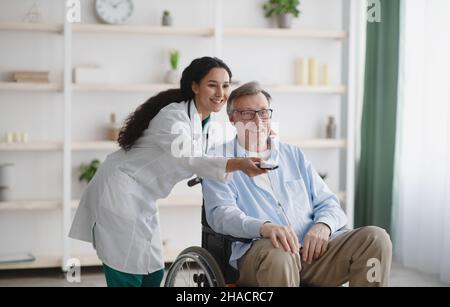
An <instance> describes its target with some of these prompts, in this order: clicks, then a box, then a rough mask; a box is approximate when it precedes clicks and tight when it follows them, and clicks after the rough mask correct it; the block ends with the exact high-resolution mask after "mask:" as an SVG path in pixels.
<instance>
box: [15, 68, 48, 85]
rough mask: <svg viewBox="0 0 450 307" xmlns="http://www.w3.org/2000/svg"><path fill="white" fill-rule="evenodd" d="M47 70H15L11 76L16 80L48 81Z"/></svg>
mask: <svg viewBox="0 0 450 307" xmlns="http://www.w3.org/2000/svg"><path fill="white" fill-rule="evenodd" d="M49 76H50V72H49V71H15V72H14V75H13V78H14V81H16V82H42V83H49V82H50V78H49Z"/></svg>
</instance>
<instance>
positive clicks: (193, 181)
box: [187, 177, 202, 187]
mask: <svg viewBox="0 0 450 307" xmlns="http://www.w3.org/2000/svg"><path fill="white" fill-rule="evenodd" d="M201 182H202V178H200V177H195V178H193V179H191V180H189V181H188V182H187V185H188V187H193V186H195V185H197V184H199V183H201Z"/></svg>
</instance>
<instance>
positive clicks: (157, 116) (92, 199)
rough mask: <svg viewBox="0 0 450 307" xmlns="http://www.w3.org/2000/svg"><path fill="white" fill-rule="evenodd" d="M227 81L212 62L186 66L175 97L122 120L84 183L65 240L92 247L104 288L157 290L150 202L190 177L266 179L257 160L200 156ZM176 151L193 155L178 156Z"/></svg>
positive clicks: (162, 97)
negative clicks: (112, 147)
mask: <svg viewBox="0 0 450 307" xmlns="http://www.w3.org/2000/svg"><path fill="white" fill-rule="evenodd" d="M231 76H232V75H231V71H230V69H229V68H228V66H227V65H226V64H225V63H224V62H222V61H221V60H219V59H217V58H211V57H203V58H199V59H195V60H194V61H192V63H191V64H190V65H189V66H188V67H187V68H186V69H185V70H184V71H183V74H182V78H181V81H180V88H179V89H172V90H168V91H165V92H161V93H159V94H157V95H156V96H153V97H151V98H150V99H149V100H148V101H147V102H145V103H144V104H142V105H141V106H139V107H138V108H137V109H136V111H135V112H134V113H132V114H131V115H130V116H129V117H128V119H127V120H126V122H125V125H124V127H123V128H122V130H121V131H120V135H119V139H118V142H119V145H120V147H121V149H120V150H118V151H116V152H114V153H112V154H110V155H108V157H107V158H106V160H105V161H104V162H103V163H102V164H101V166H100V168H99V169H98V171H97V173H96V175H95V176H94V178H93V179H92V181H91V182H90V183H89V185H88V187H87V189H86V191H85V192H84V194H83V195H82V197H81V201H80V205H79V208H78V210H77V212H76V215H75V219H74V221H73V224H72V227H71V230H70V234H69V236H70V237H71V238H74V239H78V240H83V241H87V242H91V243H92V244H93V246H94V248H95V249H96V251H97V255H98V257H99V258H100V260H101V261H102V262H103V268H104V273H105V277H106V281H107V284H108V286H159V285H160V283H161V280H162V277H163V272H164V271H163V268H164V260H163V254H162V240H161V235H160V226H159V215H158V211H157V207H156V201H157V200H158V199H161V198H165V197H166V196H167V195H168V194H169V192H170V191H171V190H172V188H173V186H174V185H175V184H176V183H178V182H179V181H181V180H183V179H187V178H190V177H191V176H193V174H196V175H198V176H201V177H207V178H211V179H216V180H225V176H226V173H229V172H233V171H237V170H241V171H243V172H245V173H246V174H247V175H249V176H256V175H259V174H261V173H263V172H265V171H263V170H261V169H259V168H257V167H256V165H255V164H254V162H256V161H258V159H256V158H255V159H253V158H250V159H229V158H224V157H212V156H207V155H205V154H204V153H205V151H206V150H207V149H208V148H207V147H208V145H207V144H206V143H208V141H210V140H208V137H205V135H206V136H207V135H208V134H207V133H203V132H206V131H207V130H206V129H208V123H207V122H208V121H209V119H210V116H211V113H214V112H219V111H220V110H221V109H222V107H223V106H224V104H225V103H226V101H227V99H228V95H229V88H230V80H231ZM209 138H211V136H209ZM180 144H184V145H186V144H190V145H192V148H191V149H193V150H194V152H196V153H198V152H200V155H194V156H191V157H189V156H183V155H182V154H181V155H180V153H179V152H177V151H178V149H179V145H180ZM191 153H192V151H191ZM180 231H181V230H180ZM180 235H183V234H182V233H181V232H180Z"/></svg>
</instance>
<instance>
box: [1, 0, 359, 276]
mask: <svg viewBox="0 0 450 307" xmlns="http://www.w3.org/2000/svg"><path fill="white" fill-rule="evenodd" d="M221 1H222V0H216V1H215V8H214V14H215V19H214V20H215V24H214V27H211V28H208V27H198V28H194V27H170V28H168V27H158V26H144V25H124V26H110V25H100V24H70V23H68V22H66V23H64V24H50V23H49V24H24V23H14V22H12V23H0V31H19V32H44V33H49V34H58V35H61V36H62V38H63V41H62V43H63V45H64V67H63V72H64V81H63V83H62V84H55V83H49V84H39V83H12V82H0V92H62V93H63V102H64V111H63V112H64V114H63V116H64V133H63V136H64V137H63V140H60V141H42V142H30V143H26V144H19V143H11V144H7V143H0V154H1V152H15V151H17V152H36V151H38V152H40V151H62V153H63V178H62V182H63V197H62V199H55V200H20V201H11V202H0V213H1V212H8V211H45V210H60V211H61V215H62V223H63V242H64V243H63V250H62V251H61V254H60V255H53V256H52V255H49V256H40V257H37V259H36V261H34V262H32V263H11V264H1V265H0V269H18V268H41V267H57V266H60V267H62V268H64V265H65V263H66V261H67V260H68V259H69V258H71V257H77V258H79V259H80V260H81V262H82V264H83V265H98V264H100V262H99V261H98V259H97V257H96V256H95V255H73V254H72V252H71V248H70V244H69V238H67V237H66V236H65V235H64V234H65V233H67V232H68V230H69V227H70V223H71V210H72V209H74V208H76V207H77V206H78V200H76V199H73V198H72V192H71V185H72V182H71V181H72V179H71V178H72V159H73V158H72V153H73V152H80V151H113V150H115V149H117V148H118V147H117V144H116V143H115V142H109V141H82V142H77V141H74V140H72V131H71V125H72V114H71V105H72V96H73V94H75V93H94V92H123V93H135V92H145V93H147V92H148V93H150V92H159V91H162V90H166V89H168V88H171V87H173V86H172V85H168V84H143V83H141V84H75V83H72V77H71V74H72V69H73V67H72V49H73V47H72V41H73V36H74V35H89V34H93V33H96V34H100V33H102V34H105V35H106V34H107V35H121V34H127V35H129V34H133V35H153V36H175V37H177V36H188V37H189V36H194V37H195V36H196V37H201V38H207V39H214V41H215V44H214V48H215V54H216V55H217V56H220V55H221V54H222V45H223V40H224V38H225V37H249V38H252V37H253V38H261V37H262V38H272V39H273V38H279V39H292V38H295V39H307V40H310V39H314V40H331V41H336V42H338V43H343V44H348V45H349V46H350V48H349V50H351V48H352V46H351V45H352V44H354V40H355V37H354V36H353V33H352V31H351V30H350V31H348V30H349V29H347V31H300V30H284V29H259V28H224V27H223V25H222V23H221V21H222V16H221V14H222V3H221ZM359 5H360V4H357V3H356V1H355V0H351V3H350V5H349V7H350V11H355V10H357V7H358V6H359ZM349 16H350V18H354V17H352V16H351V14H349ZM351 26H354V24H352V21H351V22H350V27H351ZM346 57H347V65H349V66H350V68H351V65H355V64H354V63H353V62H352V61H353V60H352V58H351V52H350V51H349V52H348V53H347V54H346ZM350 68H349V73H348V76H347V79H348V84H343V85H332V86H297V85H292V84H272V85H270V84H267V85H266V86H265V87H266V88H267V90H268V91H269V92H271V93H291V94H309V95H340V96H342V97H346V98H347V99H348V101H349V102H348V104H347V110H346V112H347V120H348V121H349V122H348V123H347V127H348V129H353V126H352V125H354V123H353V122H352V121H354V112H355V110H354V108H355V107H354V103H353V101H352V99H353V98H351V97H354V93H353V92H349V90H348V89H349V88H351V85H352V84H351V83H352V82H354V73H353V71H352V70H351V69H350ZM349 131H353V130H349ZM284 141H287V142H288V143H292V144H296V145H298V146H300V147H302V148H305V149H320V150H343V152H345V153H346V162H347V163H346V167H345V168H346V172H347V176H346V188H345V190H344V191H340V192H339V193H338V195H339V198H340V199H341V200H343V201H345V203H346V209H347V214H348V215H349V218H350V219H352V217H353V196H352V195H353V189H354V174H353V173H354V165H353V160H354V138H353V137H352V136H349V137H348V138H347V139H336V140H334V139H306V140H284ZM200 206H201V195H185V196H183V197H180V196H178V197H170V198H168V199H166V200H161V201H160V202H159V208H160V209H161V210H164V209H165V208H174V207H184V208H199V207H200ZM178 252H179V251H178V250H169V251H165V255H166V259H168V260H169V261H171V260H173V259H175V257H176V255H177V254H178Z"/></svg>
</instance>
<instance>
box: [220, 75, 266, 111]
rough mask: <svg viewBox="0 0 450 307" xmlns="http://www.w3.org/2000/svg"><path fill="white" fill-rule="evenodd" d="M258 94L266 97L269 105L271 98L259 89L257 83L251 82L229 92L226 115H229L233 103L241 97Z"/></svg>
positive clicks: (232, 108) (232, 109)
mask: <svg viewBox="0 0 450 307" xmlns="http://www.w3.org/2000/svg"><path fill="white" fill-rule="evenodd" d="M259 93H262V94H263V95H264V96H266V99H267V102H268V103H269V106H270V102H271V101H272V96H270V94H269V93H268V92H266V91H265V90H263V89H262V88H261V86H260V85H259V83H258V82H256V81H252V82H248V83H245V84H243V85H241V86H239V87H238V88H237V89H235V90H234V91H232V92H231V94H230V97H228V103H227V113H228V115H231V114H232V113H233V111H234V101H235V100H236V99H237V98H239V97H242V96H249V95H257V94H259Z"/></svg>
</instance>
